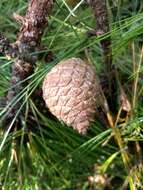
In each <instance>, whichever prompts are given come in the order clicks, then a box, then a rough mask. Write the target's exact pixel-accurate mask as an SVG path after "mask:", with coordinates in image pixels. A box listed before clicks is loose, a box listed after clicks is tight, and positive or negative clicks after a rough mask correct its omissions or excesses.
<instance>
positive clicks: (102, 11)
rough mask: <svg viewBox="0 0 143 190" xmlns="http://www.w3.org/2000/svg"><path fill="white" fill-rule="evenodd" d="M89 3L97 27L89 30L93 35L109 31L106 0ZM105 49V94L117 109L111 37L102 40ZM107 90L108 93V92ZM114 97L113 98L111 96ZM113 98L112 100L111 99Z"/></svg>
mask: <svg viewBox="0 0 143 190" xmlns="http://www.w3.org/2000/svg"><path fill="white" fill-rule="evenodd" d="M89 5H90V7H91V8H92V11H93V14H94V17H95V19H96V28H95V30H94V31H91V32H90V31H89V35H90V34H91V36H94V35H95V36H100V35H104V34H106V33H109V31H110V29H109V22H108V12H107V5H106V0H89ZM100 43H101V47H102V50H103V62H104V74H103V75H104V78H105V80H107V89H108V90H106V91H105V96H106V97H107V99H108V103H109V105H110V109H111V110H112V111H113V110H114V109H115V104H116V103H115V102H116V98H115V97H114V96H113V95H115V91H116V88H117V84H116V83H117V80H116V69H115V67H114V66H113V65H112V49H111V37H110V36H109V37H107V38H106V39H103V40H101V41H100ZM106 92H107V93H106ZM111 97H112V98H111ZM111 99H112V101H111Z"/></svg>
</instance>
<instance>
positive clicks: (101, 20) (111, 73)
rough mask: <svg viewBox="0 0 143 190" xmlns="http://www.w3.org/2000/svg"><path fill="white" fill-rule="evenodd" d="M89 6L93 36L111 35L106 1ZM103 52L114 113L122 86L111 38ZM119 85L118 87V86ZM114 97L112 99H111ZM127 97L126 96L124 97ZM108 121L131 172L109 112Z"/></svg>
mask: <svg viewBox="0 0 143 190" xmlns="http://www.w3.org/2000/svg"><path fill="white" fill-rule="evenodd" d="M89 5H90V6H91V8H92V10H93V13H94V16H95V18H96V29H95V30H94V31H92V32H91V33H90V34H92V35H97V36H100V35H104V34H106V33H109V22H108V14H107V5H106V0H89ZM100 43H101V46H102V50H103V58H104V64H105V76H106V77H107V80H108V96H109V99H108V101H109V105H110V109H111V110H112V111H113V110H114V109H113V108H114V107H116V97H115V96H113V95H115V93H116V92H117V87H119V88H120V90H121V84H120V81H119V77H118V72H117V70H116V68H115V67H114V66H113V65H112V49H111V38H110V36H109V37H107V38H106V39H103V40H101V41H100ZM117 84H118V86H117ZM123 92H124V91H123V90H122V103H124V106H125V100H124V102H123ZM111 97H112V98H111ZM124 97H125V95H124ZM107 119H108V122H109V125H110V127H111V128H112V129H113V133H114V138H115V140H116V142H117V144H118V146H119V148H120V150H121V155H122V159H123V162H124V164H125V166H126V168H127V170H128V171H129V170H130V167H131V166H130V157H129V155H128V152H127V151H126V150H125V143H124V141H123V139H122V137H121V134H120V131H119V129H118V128H117V127H116V122H115V123H114V122H113V119H112V116H111V114H110V112H109V111H108V112H107Z"/></svg>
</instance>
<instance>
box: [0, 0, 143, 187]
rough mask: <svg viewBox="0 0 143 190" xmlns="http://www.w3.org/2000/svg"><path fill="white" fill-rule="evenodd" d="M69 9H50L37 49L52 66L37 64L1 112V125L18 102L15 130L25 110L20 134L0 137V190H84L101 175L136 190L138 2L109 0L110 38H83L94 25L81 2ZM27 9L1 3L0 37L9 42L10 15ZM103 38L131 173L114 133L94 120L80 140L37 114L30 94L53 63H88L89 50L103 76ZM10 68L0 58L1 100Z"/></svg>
mask: <svg viewBox="0 0 143 190" xmlns="http://www.w3.org/2000/svg"><path fill="white" fill-rule="evenodd" d="M68 2H70V1H67V3H66V2H65V1H62V0H60V1H57V2H56V4H55V7H54V10H53V12H52V15H51V17H50V18H49V25H48V27H47V28H46V30H45V34H44V36H43V38H42V45H43V46H45V47H47V50H46V51H45V54H46V53H47V52H48V51H49V50H50V51H52V52H53V53H54V55H55V59H54V61H52V62H51V63H44V61H39V62H37V63H36V66H35V72H34V73H33V74H32V75H31V76H30V77H28V78H27V79H26V80H28V81H29V84H28V85H27V86H26V87H25V88H24V89H23V90H22V91H21V92H20V93H19V94H17V96H16V97H15V98H14V99H13V101H12V102H10V104H9V105H8V106H7V107H5V108H0V117H1V119H2V118H3V117H4V116H5V114H6V113H7V111H8V108H9V106H10V105H11V106H14V105H15V104H16V103H17V102H18V101H20V100H23V103H22V104H21V107H20V109H19V110H17V114H16V115H15V118H14V119H13V121H12V123H13V122H14V121H15V120H16V118H17V116H18V114H19V112H20V110H21V109H22V108H23V107H24V106H25V107H26V109H25V112H24V113H23V117H22V118H21V121H22V122H21V126H20V127H19V128H17V129H15V130H13V131H12V132H11V126H12V124H11V125H10V126H7V128H6V129H1V131H0V186H1V187H0V188H1V189H4V190H13V189H23V190H43V189H46V190H78V189H79V190H88V189H89V186H90V183H89V180H88V177H89V176H94V177H96V176H97V175H100V176H102V177H105V176H107V179H108V180H109V179H112V180H111V183H112V188H113V189H114V190H122V189H123V186H125V184H126V183H127V186H128V189H131V190H134V189H139V188H140V189H142V188H143V177H142V176H143V175H142V174H143V170H142V168H141V167H142V165H141V163H140V159H142V155H137V153H136V148H135V147H137V144H138V143H140V145H142V141H143V128H142V126H143V78H142V74H143V65H142V35H143V25H142V22H143V10H142V9H143V8H142V7H143V3H140V2H139V1H137V0H136V1H133V0H132V1H131V2H130V3H129V1H128V0H126V1H124V2H122V1H111V0H110V1H109V3H108V10H109V14H110V25H111V33H107V34H106V35H103V36H101V37H92V38H88V37H87V35H86V32H87V31H88V30H90V29H92V28H94V26H95V21H94V18H93V16H92V12H91V10H90V9H89V8H88V6H87V5H86V4H85V3H83V1H79V2H78V3H77V4H75V6H71V5H69V4H68ZM26 6H27V1H24V0H19V1H16V0H11V1H8V0H1V1H0V32H3V33H4V34H5V35H6V36H7V37H8V38H9V39H10V40H11V41H12V42H13V41H14V40H15V39H16V33H17V31H18V29H19V27H20V25H19V24H18V23H16V22H15V21H14V20H13V19H12V14H13V12H17V13H18V14H24V12H25V9H26ZM109 35H110V36H111V38H112V42H113V43H112V49H113V63H114V64H115V65H116V66H117V68H118V69H119V72H120V78H121V81H122V84H123V86H124V88H125V89H126V91H127V94H128V97H129V99H130V102H131V104H132V113H131V115H130V117H129V119H128V121H127V122H125V123H124V124H118V125H117V126H116V128H117V129H119V133H120V135H121V137H122V139H123V140H124V142H125V143H126V145H128V148H129V152H130V160H131V168H132V169H131V170H130V171H128V168H126V165H125V163H124V162H123V160H122V158H123V157H122V153H123V152H124V150H122V149H120V148H119V147H118V145H117V144H116V142H115V141H114V138H113V131H112V129H110V128H108V127H107V126H105V125H104V124H102V122H100V121H95V122H93V123H92V125H91V127H90V130H89V132H88V134H87V135H85V136H82V135H79V134H78V133H76V132H75V131H73V130H72V129H71V128H69V127H67V126H65V125H64V124H62V123H60V122H59V121H57V120H56V119H55V118H54V117H53V116H51V115H49V114H47V112H46V113H43V112H42V110H39V107H38V104H39V102H38V97H37V101H36V100H33V97H32V93H33V92H34V91H35V90H36V89H38V88H40V87H41V84H42V80H43V78H44V76H45V75H46V73H47V72H48V71H49V70H50V69H51V68H52V67H53V66H54V65H55V64H57V63H58V62H59V61H60V60H62V59H66V58H69V57H73V56H74V57H81V58H83V59H86V54H85V50H86V49H87V48H89V49H90V50H91V53H90V57H91V60H92V62H93V64H94V66H95V67H96V69H97V71H98V72H99V73H100V72H102V70H103V64H102V50H101V47H100V44H99V42H100V40H101V39H104V38H107V37H108V36H109ZM36 53H39V52H36ZM11 65H12V61H9V60H7V59H6V58H5V57H0V96H1V97H5V96H6V93H7V91H8V90H9V89H10V88H12V87H11V86H10V84H9V81H10V67H11ZM21 82H24V81H21ZM29 112H30V113H31V115H32V116H31V117H29ZM1 128H2V127H1ZM125 148H126V147H125ZM140 156H141V157H140ZM138 167H140V168H139V169H138ZM107 179H106V180H107ZM92 185H93V186H94V185H95V186H96V189H97V190H100V189H103V187H101V184H92Z"/></svg>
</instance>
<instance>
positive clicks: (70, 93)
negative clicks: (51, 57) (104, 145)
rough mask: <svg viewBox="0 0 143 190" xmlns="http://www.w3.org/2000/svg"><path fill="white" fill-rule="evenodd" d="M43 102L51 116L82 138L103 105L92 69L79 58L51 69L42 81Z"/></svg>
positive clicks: (62, 62) (66, 61)
mask: <svg viewBox="0 0 143 190" xmlns="http://www.w3.org/2000/svg"><path fill="white" fill-rule="evenodd" d="M43 98H44V100H45V102H46V105H47V106H48V108H49V109H50V111H51V113H52V114H53V115H55V116H56V117H57V118H58V119H59V120H62V121H64V122H65V123H66V124H67V125H69V126H72V127H73V128H74V129H76V130H77V131H78V132H79V133H82V134H85V133H86V131H87V129H88V127H89V124H90V122H91V121H93V119H94V115H95V112H96V110H97V107H98V106H100V105H101V104H102V102H103V101H104V98H103V95H102V91H101V88H100V85H99V81H98V78H97V76H96V73H95V70H94V68H93V67H92V66H91V65H90V64H88V63H86V62H84V61H82V60H81V59H80V58H71V59H68V60H65V61H61V62H60V63H59V64H57V65H56V66H55V67H54V68H52V70H51V71H50V72H49V73H48V74H47V75H46V77H45V79H44V83H43Z"/></svg>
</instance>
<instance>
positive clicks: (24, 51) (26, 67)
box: [0, 0, 53, 123]
mask: <svg viewBox="0 0 143 190" xmlns="http://www.w3.org/2000/svg"><path fill="white" fill-rule="evenodd" d="M52 5H53V1H52V0H31V1H29V4H28V8H27V12H26V15H25V16H23V17H22V16H20V15H17V14H15V15H14V18H15V19H16V20H17V21H19V22H20V23H21V24H22V26H21V28H20V30H19V33H18V36H17V41H16V42H15V43H14V44H13V45H11V44H10V43H9V41H8V40H7V39H6V38H5V37H3V36H2V35H0V42H1V47H0V52H1V53H4V54H5V55H8V56H10V57H16V59H15V61H14V63H13V65H12V74H11V87H13V88H11V89H10V90H9V91H8V94H7V104H9V103H10V102H11V101H12V100H13V98H14V97H15V96H16V95H17V94H18V93H19V92H21V90H22V89H23V88H24V87H25V85H26V83H20V84H18V83H19V82H21V81H22V80H24V79H25V78H27V77H28V76H29V75H31V73H32V72H33V68H34V63H35V62H36V61H37V59H38V57H37V56H35V55H34V56H33V55H32V54H31V53H33V52H35V51H37V50H38V49H39V48H40V42H41V37H42V35H43V32H44V29H45V27H46V25H47V23H48V21H47V18H46V17H47V15H49V13H50V11H51V9H52ZM20 105H21V102H18V103H17V104H16V105H15V106H14V107H12V108H9V110H8V114H7V116H6V119H5V120H6V121H7V122H8V121H9V120H11V119H12V118H13V117H14V116H15V114H16V112H17V110H18V109H19V107H20ZM7 122H6V123H7Z"/></svg>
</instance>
